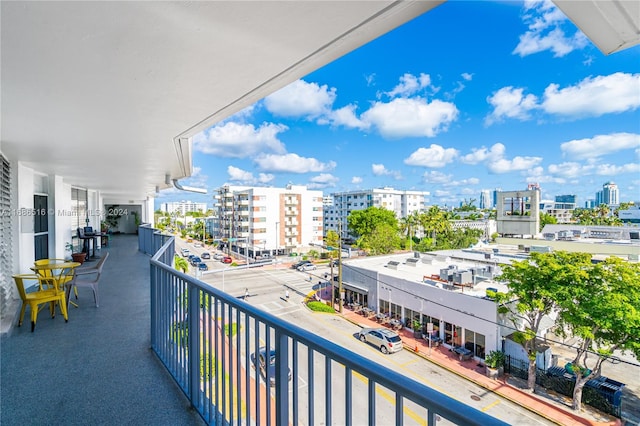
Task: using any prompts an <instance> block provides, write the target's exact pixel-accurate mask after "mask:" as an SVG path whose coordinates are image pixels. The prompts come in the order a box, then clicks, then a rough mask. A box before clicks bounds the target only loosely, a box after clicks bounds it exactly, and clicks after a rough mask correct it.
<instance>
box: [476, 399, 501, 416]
mask: <svg viewBox="0 0 640 426" xmlns="http://www.w3.org/2000/svg"><path fill="white" fill-rule="evenodd" d="M498 404H500V400H499V399H496V400H495V401H493V402H492V403H491V404H489V405H487V406H486V407H484V408H482V409H481V410H480V411H482V412H483V413H485V412H487V411H489V410H491V409H492V408H493V407H495V406H496V405H498Z"/></svg>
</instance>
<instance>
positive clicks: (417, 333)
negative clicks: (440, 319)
mask: <svg viewBox="0 0 640 426" xmlns="http://www.w3.org/2000/svg"><path fill="white" fill-rule="evenodd" d="M412 325H413V327H412V328H413V337H415V338H416V339H419V338H421V337H422V324H420V321H418V320H413V324H412Z"/></svg>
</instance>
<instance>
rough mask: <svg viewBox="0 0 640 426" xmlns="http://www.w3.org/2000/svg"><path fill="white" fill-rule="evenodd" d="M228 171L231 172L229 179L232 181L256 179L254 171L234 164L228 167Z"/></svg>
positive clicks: (251, 180)
mask: <svg viewBox="0 0 640 426" xmlns="http://www.w3.org/2000/svg"><path fill="white" fill-rule="evenodd" d="M227 173H228V174H229V180H231V181H239V182H253V181H254V180H255V178H254V177H253V173H251V172H248V171H246V170H242V169H239V168H237V167H234V166H229V167H227Z"/></svg>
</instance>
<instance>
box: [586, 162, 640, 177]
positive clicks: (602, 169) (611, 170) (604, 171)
mask: <svg viewBox="0 0 640 426" xmlns="http://www.w3.org/2000/svg"><path fill="white" fill-rule="evenodd" d="M624 173H636V174H637V173H640V164H638V163H628V164H623V165H616V164H598V165H597V166H596V174H597V175H600V176H617V175H621V174H624Z"/></svg>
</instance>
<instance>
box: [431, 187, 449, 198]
mask: <svg viewBox="0 0 640 426" xmlns="http://www.w3.org/2000/svg"><path fill="white" fill-rule="evenodd" d="M433 195H435V196H436V197H440V198H441V197H448V196H450V195H451V192H449V191H443V190H440V189H436V190H435V191H433Z"/></svg>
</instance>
